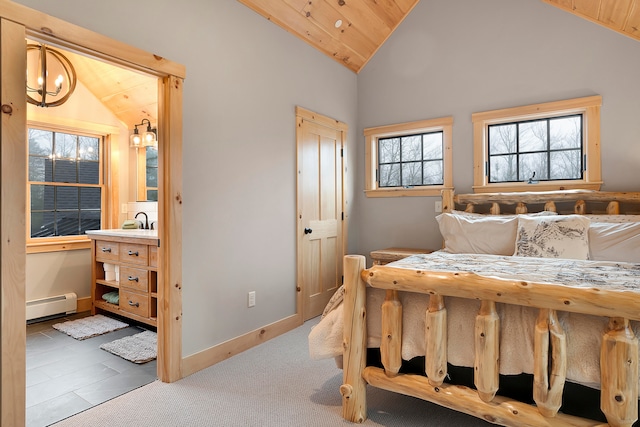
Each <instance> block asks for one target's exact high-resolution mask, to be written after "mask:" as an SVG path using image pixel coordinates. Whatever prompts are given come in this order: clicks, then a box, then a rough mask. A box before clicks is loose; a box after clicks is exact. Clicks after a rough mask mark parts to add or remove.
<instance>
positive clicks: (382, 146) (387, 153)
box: [378, 138, 400, 163]
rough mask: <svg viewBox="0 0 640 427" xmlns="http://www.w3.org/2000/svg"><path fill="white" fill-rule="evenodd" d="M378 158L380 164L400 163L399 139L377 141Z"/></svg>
mask: <svg viewBox="0 0 640 427" xmlns="http://www.w3.org/2000/svg"><path fill="white" fill-rule="evenodd" d="M378 145H379V149H378V157H379V162H380V163H392V162H399V161H400V138H389V139H380V140H379V141H378Z"/></svg>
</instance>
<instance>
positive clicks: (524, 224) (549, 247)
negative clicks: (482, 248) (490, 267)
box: [514, 215, 590, 259]
mask: <svg viewBox="0 0 640 427" xmlns="http://www.w3.org/2000/svg"><path fill="white" fill-rule="evenodd" d="M589 224H590V221H589V218H586V217H584V216H582V215H559V216H546V217H545V216H543V217H526V216H521V217H519V218H518V230H517V232H516V251H515V253H514V255H516V256H525V257H539V258H568V259H589Z"/></svg>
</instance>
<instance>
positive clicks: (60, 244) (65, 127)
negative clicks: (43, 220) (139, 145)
mask: <svg viewBox="0 0 640 427" xmlns="http://www.w3.org/2000/svg"><path fill="white" fill-rule="evenodd" d="M27 128H38V129H46V130H51V131H54V132H70V133H78V134H89V135H94V136H99V137H100V138H101V140H102V142H101V143H100V150H101V153H100V170H101V176H100V180H101V182H100V186H101V188H102V201H101V204H102V209H101V210H102V213H101V223H102V224H106V221H108V218H109V212H110V200H111V197H110V194H111V191H110V189H109V188H108V185H107V182H108V180H107V177H106V175H107V173H110V172H111V168H110V158H111V155H110V146H111V144H110V141H111V140H113V139H114V138H115V139H116V140H117V135H118V133H119V130H118V128H116V127H113V126H109V125H101V124H95V123H86V122H82V121H79V120H60V122H59V123H58V122H57V121H56V123H52V122H50V121H46V120H28V121H27ZM25 145H26V150H27V158H29V144H28V141H27V143H26V144H25ZM27 173H28V165H27ZM29 182H30V181H29V180H28V179H27V188H26V189H25V191H26V192H27V200H26V201H27V204H28V205H29V206H27V207H26V210H25V221H26V232H27V236H26V253H27V254H32V253H44V252H59V251H71V250H79V249H90V248H91V239H89V238H88V237H87V236H56V237H40V238H32V237H31V207H30V206H31V196H30V190H29Z"/></svg>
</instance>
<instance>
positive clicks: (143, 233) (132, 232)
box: [86, 228, 158, 239]
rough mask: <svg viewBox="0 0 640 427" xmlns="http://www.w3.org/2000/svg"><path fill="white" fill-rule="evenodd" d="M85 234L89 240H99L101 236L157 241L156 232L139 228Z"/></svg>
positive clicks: (91, 231)
mask: <svg viewBox="0 0 640 427" xmlns="http://www.w3.org/2000/svg"><path fill="white" fill-rule="evenodd" d="M86 233H87V235H89V237H91V238H99V237H101V236H109V237H126V238H141V239H157V238H158V230H143V229H140V228H133V229H122V228H113V229H109V230H87V231H86Z"/></svg>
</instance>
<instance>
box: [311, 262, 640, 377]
mask: <svg viewBox="0 0 640 427" xmlns="http://www.w3.org/2000/svg"><path fill="white" fill-rule="evenodd" d="M388 265H389V266H392V267H398V268H410V269H422V270H432V271H433V270H435V271H467V272H475V273H476V274H478V275H482V276H492V277H501V278H508V279H521V280H527V281H534V282H546V283H563V284H566V285H567V286H575V287H589V288H592V287H596V288H607V289H617V290H626V291H634V292H635V291H637V292H640V264H633V263H617V262H606V261H583V260H567V259H548V258H547V259H544V260H541V259H539V258H525V257H514V256H497V255H486V254H483V255H473V254H449V253H445V252H434V253H432V254H427V255H415V256H411V257H409V258H405V259H403V260H401V261H396V262H394V263H391V264H388ZM342 293H343V289H342V288H341V289H339V290H338V292H337V293H336V295H335V296H334V298H333V299H332V301H331V302H330V303H329V305H328V306H327V309H325V313H324V314H323V318H322V320H321V321H320V323H319V324H318V325H316V326H315V327H314V328H313V329H312V331H311V333H310V334H309V351H310V355H311V357H312V358H314V359H321V358H330V357H339V356H341V355H342V340H343V337H342V298H341V296H342ZM384 298H385V291H384V290H380V289H373V288H368V289H367V330H368V342H367V345H368V347H370V348H376V347H379V346H380V330H381V316H380V307H381V305H382V302H383V301H384ZM400 301H401V302H402V305H403V334H402V335H403V336H402V358H403V359H405V360H410V359H412V358H414V357H416V356H424V354H425V350H424V348H425V338H424V335H425V334H424V323H425V312H426V310H427V307H428V302H429V297H428V296H427V295H423V294H415V293H400ZM639 301H640V298H639ZM445 305H446V308H447V318H448V330H447V332H448V349H447V351H448V361H449V363H451V364H453V365H457V366H468V367H472V366H473V362H474V348H473V347H474V344H473V342H474V337H473V332H474V322H475V317H476V314H477V313H478V309H479V307H480V302H479V301H476V300H467V299H462V298H455V297H446V298H445ZM497 310H498V313H499V315H500V319H501V330H500V332H501V339H500V373H502V374H507V375H511V374H520V373H533V332H534V328H535V321H536V318H537V315H538V310H537V309H534V308H530V307H524V306H515V305H506V304H497ZM639 310H640V302H639ZM558 318H559V321H560V323H561V325H562V327H563V329H564V330H565V332H566V335H567V350H568V354H567V358H568V369H567V379H568V380H569V381H573V382H578V383H581V384H584V385H588V386H591V387H595V388H598V387H599V386H598V384H599V382H600V368H599V359H600V342H601V339H602V335H603V333H604V331H605V330H606V328H607V324H608V319H607V318H602V317H598V316H591V315H583V314H576V313H566V312H559V313H558ZM632 327H633V329H634V332H635V333H636V336H637V335H638V333H640V325H639V323H638V322H632Z"/></svg>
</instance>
